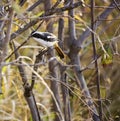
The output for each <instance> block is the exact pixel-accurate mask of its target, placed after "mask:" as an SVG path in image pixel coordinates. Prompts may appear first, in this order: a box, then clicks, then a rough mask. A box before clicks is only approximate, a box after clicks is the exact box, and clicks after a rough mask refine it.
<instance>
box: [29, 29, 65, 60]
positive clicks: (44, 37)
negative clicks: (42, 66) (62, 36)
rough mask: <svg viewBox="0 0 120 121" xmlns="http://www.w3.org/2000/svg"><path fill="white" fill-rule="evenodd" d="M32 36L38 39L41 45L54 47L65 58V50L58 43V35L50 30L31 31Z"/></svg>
mask: <svg viewBox="0 0 120 121" xmlns="http://www.w3.org/2000/svg"><path fill="white" fill-rule="evenodd" d="M31 37H32V38H33V39H34V40H36V41H37V42H38V43H39V44H40V45H41V46H43V47H47V48H49V47H53V48H55V50H56V51H57V53H58V55H59V56H60V58H64V52H63V51H62V49H61V48H60V47H59V45H58V39H57V37H56V36H55V35H54V34H52V33H49V32H38V31H33V32H32V33H31Z"/></svg>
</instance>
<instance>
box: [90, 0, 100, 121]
mask: <svg viewBox="0 0 120 121" xmlns="http://www.w3.org/2000/svg"><path fill="white" fill-rule="evenodd" d="M94 5H95V1H94V0H91V29H92V31H94V20H95V19H94ZM91 37H92V45H93V54H94V60H95V69H96V70H95V72H96V84H97V95H98V105H99V118H100V120H101V121H102V102H101V94H100V75H99V68H98V61H97V52H96V44H95V34H94V33H93V32H91Z"/></svg>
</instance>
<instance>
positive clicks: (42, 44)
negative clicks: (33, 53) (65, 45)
mask: <svg viewBox="0 0 120 121" xmlns="http://www.w3.org/2000/svg"><path fill="white" fill-rule="evenodd" d="M33 38H34V40H36V41H37V42H39V44H40V45H41V46H44V47H52V46H54V44H55V43H57V41H53V42H48V41H45V40H42V39H38V38H35V37H33Z"/></svg>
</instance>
